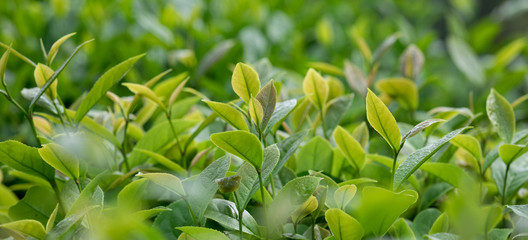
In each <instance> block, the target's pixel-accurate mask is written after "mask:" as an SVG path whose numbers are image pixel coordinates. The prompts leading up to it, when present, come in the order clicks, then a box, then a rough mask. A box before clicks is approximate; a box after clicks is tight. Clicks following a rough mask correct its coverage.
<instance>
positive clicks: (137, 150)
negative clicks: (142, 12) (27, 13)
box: [0, 34, 528, 240]
mask: <svg viewBox="0 0 528 240" xmlns="http://www.w3.org/2000/svg"><path fill="white" fill-rule="evenodd" d="M71 36H72V35H71V34H70V35H66V36H64V37H63V38H60V39H59V40H57V41H56V42H55V43H54V44H53V45H52V47H51V49H50V50H49V51H46V50H45V49H44V48H43V52H44V56H45V59H47V61H46V63H38V64H35V63H34V62H33V61H32V60H30V59H29V58H27V57H25V56H24V55H22V54H21V53H20V52H18V51H16V50H15V49H13V48H11V47H10V46H7V48H6V49H7V50H6V51H5V52H4V54H3V55H2V57H1V58H0V77H1V80H2V89H1V90H0V93H1V94H2V95H3V96H4V97H5V99H6V100H7V101H8V102H10V103H11V104H12V105H13V106H15V107H16V108H17V109H18V111H20V112H21V113H22V114H23V115H24V116H25V118H26V121H27V123H28V125H29V126H30V127H31V129H32V133H33V137H34V138H35V142H36V147H31V146H28V145H26V144H24V143H21V142H18V141H14V140H8V141H4V142H0V163H1V164H2V166H1V171H0V183H2V184H1V185H0V196H2V197H1V198H0V237H1V238H7V237H13V238H15V239H24V238H35V239H130V238H137V239H229V238H231V239H369V238H380V237H382V238H383V237H391V238H401V239H482V238H485V239H497V240H504V239H517V238H522V237H525V235H526V224H527V222H528V205H523V204H526V203H527V200H528V196H527V194H526V188H525V187H526V185H527V184H528V178H527V177H526V176H528V174H526V173H527V170H526V167H525V166H526V163H527V162H528V154H525V153H526V152H528V144H527V142H528V130H527V129H519V128H518V127H516V116H515V112H514V108H515V107H517V106H522V105H523V104H524V100H526V99H527V97H526V96H523V97H520V98H519V99H517V100H516V101H515V102H513V103H510V102H509V101H508V100H507V99H506V98H505V97H504V96H502V95H501V94H500V93H499V91H496V90H495V89H491V90H490V91H489V94H487V99H486V102H485V110H484V111H483V112H476V110H475V109H476V108H474V107H473V106H470V107H469V108H452V107H437V108H435V109H432V110H430V111H429V112H427V113H425V112H421V111H417V110H418V105H419V99H420V98H419V89H420V87H419V83H418V82H417V81H416V77H417V76H419V74H420V72H421V71H422V68H423V65H424V62H425V59H424V57H423V53H422V52H421V51H420V50H419V48H417V47H415V46H413V45H410V46H409V47H408V48H407V49H406V50H405V51H404V52H403V53H401V57H400V63H399V64H400V66H401V67H400V73H399V74H398V75H399V76H400V77H396V78H382V79H377V77H376V76H377V71H378V69H379V68H380V65H379V61H380V59H382V57H383V55H384V53H385V52H387V51H388V50H389V48H390V47H391V46H392V45H393V44H394V43H395V42H396V41H397V37H396V36H394V35H393V36H390V37H389V38H387V39H386V40H385V41H384V42H383V43H382V44H381V45H380V47H379V48H378V49H377V50H376V51H375V54H374V55H373V57H370V58H369V57H368V56H370V55H369V53H370V50H369V49H368V48H364V49H363V51H364V56H365V59H364V61H365V62H367V63H368V64H367V66H369V67H368V68H367V69H368V70H369V73H368V77H364V75H363V73H362V71H363V70H360V69H359V67H356V66H355V65H353V64H352V63H347V64H346V66H345V69H344V72H346V74H347V76H348V77H347V80H349V81H348V83H349V85H350V86H351V87H352V88H353V89H354V90H355V91H356V95H354V94H352V93H349V94H346V93H345V91H344V90H343V89H344V84H343V83H342V82H341V81H340V80H339V79H338V78H337V77H336V76H332V75H327V76H323V75H321V73H320V72H319V71H317V70H314V69H312V68H310V69H309V70H308V71H307V72H306V74H305V77H304V79H303V80H302V83H301V86H299V87H298V88H297V89H298V90H299V91H298V93H297V95H296V96H297V97H291V95H292V94H291V92H295V89H289V88H290V87H291V86H289V85H287V83H284V82H280V81H274V80H272V79H263V78H261V75H262V73H261V72H257V71H256V70H255V68H253V67H252V66H251V65H248V64H244V63H238V64H236V66H234V68H233V72H232V77H231V86H232V90H233V92H234V93H235V94H236V95H237V96H238V97H237V98H236V99H234V100H232V101H230V102H227V103H226V102H221V101H213V100H210V99H208V98H207V97H206V96H205V95H203V94H202V93H200V91H198V90H196V89H194V88H192V87H189V86H188V85H189V84H190V83H191V82H192V81H193V78H189V76H188V74H186V73H181V74H177V75H175V76H172V77H166V76H168V74H169V73H170V70H167V71H165V72H162V73H160V74H158V75H156V76H154V77H153V78H151V79H150V80H148V81H145V82H144V83H142V84H138V83H132V82H124V83H122V84H121V85H123V86H124V87H126V88H127V89H128V90H129V94H132V95H130V96H128V95H124V96H119V95H117V94H115V93H113V92H111V90H112V89H113V87H114V85H117V84H118V83H119V82H120V81H121V79H122V78H123V77H124V76H125V75H126V74H127V73H128V72H129V71H130V70H131V69H133V68H134V65H135V64H136V63H137V62H138V61H140V59H141V58H142V57H143V56H144V54H141V55H138V56H135V57H131V58H129V59H127V60H125V61H123V62H121V63H120V64H118V65H116V66H114V67H112V68H110V69H109V70H107V71H106V72H105V73H104V74H102V75H101V76H100V77H99V79H98V80H97V81H96V82H95V84H93V86H92V87H91V89H90V90H89V91H88V92H87V93H86V94H84V95H83V96H81V97H80V98H79V99H78V100H77V101H75V102H74V103H73V104H71V105H70V106H66V105H65V104H64V102H63V101H62V100H61V96H60V95H61V92H60V91H57V85H58V83H60V81H59V77H60V75H61V73H62V72H63V71H64V69H66V68H67V67H68V64H69V63H70V62H72V59H74V57H75V55H76V54H77V53H78V52H79V51H80V49H81V48H83V47H84V46H87V45H89V44H90V42H91V41H87V42H85V43H83V44H81V45H79V46H78V47H77V48H76V49H75V50H74V51H72V52H71V55H70V57H69V58H68V59H67V60H66V61H64V62H63V63H62V64H61V65H60V67H58V68H57V69H56V70H54V69H52V68H51V67H50V65H51V63H52V62H53V61H54V58H55V55H56V54H57V52H58V51H59V49H60V47H61V46H62V44H63V43H64V42H66V41H67V39H68V38H70V37H71ZM357 40H358V42H362V41H363V40H361V38H359V37H358V38H357ZM510 54H513V55H515V54H517V53H516V52H513V53H512V52H510ZM13 56H15V57H17V58H19V59H22V60H23V61H25V62H26V63H28V64H29V65H31V67H32V68H33V70H34V80H35V84H36V87H35V88H32V89H24V90H23V95H24V96H25V97H26V98H27V99H28V100H29V102H30V103H29V106H28V107H24V106H25V104H22V103H20V102H19V100H18V98H16V97H13V95H12V93H11V92H12V91H10V90H11V88H10V85H9V84H8V81H6V78H5V74H4V72H5V69H6V66H7V62H8V60H10V59H13V58H12V57H13ZM501 56H502V55H501ZM514 57H515V56H513V57H508V58H511V59H513V58H514ZM511 59H510V61H511ZM318 66H319V68H321V65H318ZM325 67H326V68H328V66H326V65H323V67H322V68H325ZM371 85H374V87H375V88H376V89H377V90H379V95H376V94H375V93H374V92H373V91H372V90H371V89H370V87H371ZM301 89H302V90H301ZM103 98H108V99H110V100H111V102H112V105H111V106H109V107H107V110H105V111H102V110H95V109H93V108H94V106H96V105H97V103H98V102H99V101H100V100H101V99H103ZM353 100H354V101H357V100H360V101H364V109H365V110H366V114H365V115H364V116H362V117H360V118H357V119H353V121H352V122H348V123H347V122H346V121H345V120H346V117H347V114H348V113H349V111H350V109H352V108H351V106H352V102H353ZM390 108H394V109H397V111H399V112H403V113H404V114H402V115H408V116H410V117H408V119H410V120H408V121H407V122H408V123H405V122H397V121H396V118H395V117H394V115H393V113H392V112H391V110H390ZM409 123H411V124H413V125H411V124H409ZM414 123H416V124H414ZM519 125H520V126H522V124H519ZM369 126H370V127H369ZM371 129H372V130H374V131H372V130H371ZM375 132H377V134H375ZM402 133H404V134H402ZM19 196H20V197H19Z"/></svg>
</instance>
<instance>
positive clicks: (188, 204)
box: [183, 197, 200, 227]
mask: <svg viewBox="0 0 528 240" xmlns="http://www.w3.org/2000/svg"><path fill="white" fill-rule="evenodd" d="M183 201H185V203H186V204H187V207H188V208H189V213H190V214H191V217H192V219H193V222H194V223H195V224H196V226H198V227H199V226H200V223H199V222H197V221H196V216H195V215H194V211H193V209H192V207H191V204H190V203H189V201H188V200H187V198H186V197H183Z"/></svg>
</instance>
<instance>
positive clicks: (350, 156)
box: [333, 126, 365, 171]
mask: <svg viewBox="0 0 528 240" xmlns="http://www.w3.org/2000/svg"><path fill="white" fill-rule="evenodd" d="M333 136H334V140H335V142H336V144H337V147H338V148H339V150H341V152H342V153H343V154H344V155H345V157H346V159H347V160H348V162H349V163H350V164H351V165H352V166H354V167H355V168H356V169H358V171H359V170H361V168H363V165H364V164H365V150H363V147H362V146H361V144H359V142H358V141H356V139H355V138H354V137H353V136H352V135H351V134H350V133H348V131H347V130H345V129H344V128H342V127H341V126H338V127H337V128H336V129H335V131H334V135H333Z"/></svg>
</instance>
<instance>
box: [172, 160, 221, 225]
mask: <svg viewBox="0 0 528 240" xmlns="http://www.w3.org/2000/svg"><path fill="white" fill-rule="evenodd" d="M229 163H230V161H229V157H227V156H224V157H222V158H219V159H218V160H216V161H214V162H213V163H211V164H210V165H209V166H207V167H206V168H205V169H204V170H203V171H202V172H201V173H200V174H199V175H198V177H196V178H187V179H185V180H184V181H183V182H182V183H183V186H184V188H185V192H186V193H187V199H188V201H189V203H190V205H191V207H192V209H193V211H194V213H195V214H196V218H197V219H196V220H197V221H199V222H201V221H202V218H203V216H204V213H205V210H206V209H207V205H209V203H210V202H211V200H212V199H213V197H214V195H215V193H216V191H217V190H218V185H217V184H216V182H215V180H216V179H218V178H222V177H224V176H225V175H226V173H227V169H228V168H229Z"/></svg>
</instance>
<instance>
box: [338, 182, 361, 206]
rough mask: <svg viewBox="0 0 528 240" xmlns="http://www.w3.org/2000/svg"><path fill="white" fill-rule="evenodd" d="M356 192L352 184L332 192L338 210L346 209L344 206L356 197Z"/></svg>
mask: <svg viewBox="0 0 528 240" xmlns="http://www.w3.org/2000/svg"><path fill="white" fill-rule="evenodd" d="M356 192H357V187H356V185H354V184H352V185H345V186H341V187H339V188H338V189H337V190H336V191H335V192H334V200H335V202H336V204H337V207H338V208H340V209H346V206H347V205H348V204H349V203H350V201H352V199H353V198H354V196H356Z"/></svg>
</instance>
